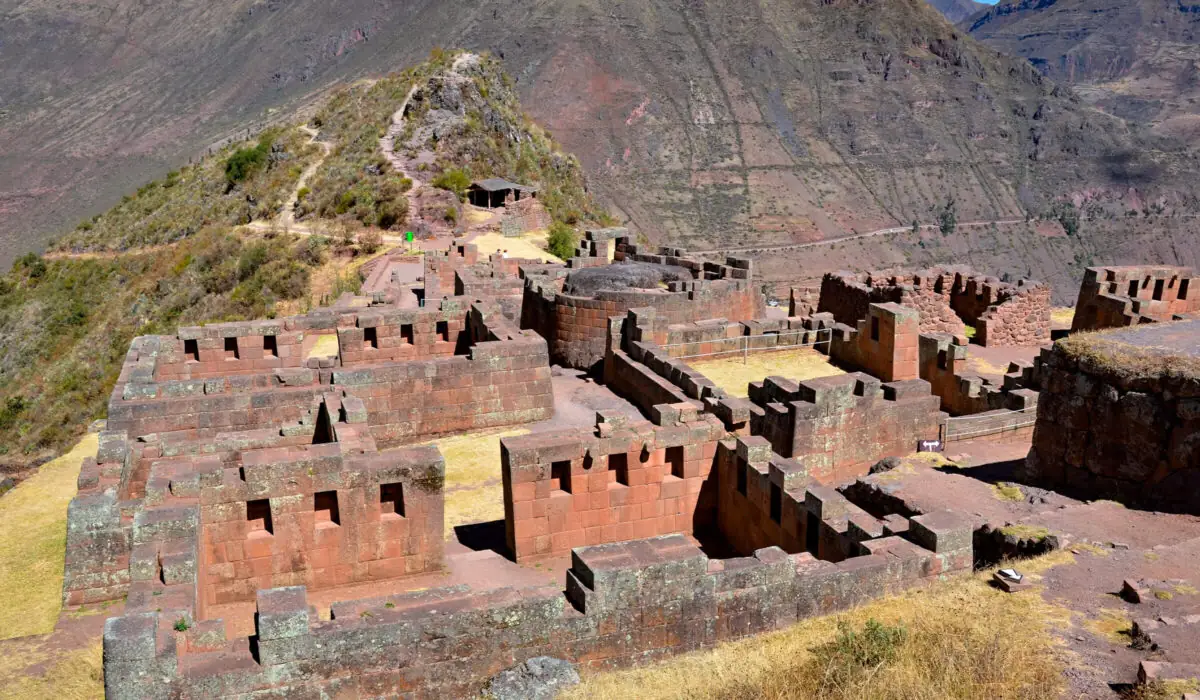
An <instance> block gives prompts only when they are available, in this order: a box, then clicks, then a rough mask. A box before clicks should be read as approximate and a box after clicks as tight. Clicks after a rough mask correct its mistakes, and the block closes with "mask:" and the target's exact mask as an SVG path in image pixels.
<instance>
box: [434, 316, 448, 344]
mask: <svg viewBox="0 0 1200 700" xmlns="http://www.w3.org/2000/svg"><path fill="white" fill-rule="evenodd" d="M437 334H438V335H440V336H441V337H442V342H446V343H448V342H450V322H449V321H438V322H437Z"/></svg>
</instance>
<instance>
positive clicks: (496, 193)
mask: <svg viewBox="0 0 1200 700" xmlns="http://www.w3.org/2000/svg"><path fill="white" fill-rule="evenodd" d="M537 192H538V188H537V187H535V186H532V185H522V184H520V183H516V182H509V181H508V180H505V179H503V178H499V177H490V178H488V179H486V180H477V181H475V182H472V183H471V186H470V187H468V188H467V200H468V201H469V202H471V204H474V205H475V206H477V207H486V208H488V209H491V208H494V207H500V206H504V202H505V201H507V199H508V196H509V194H512V197H513V201H520V200H521V197H522V196H529V197H536V196H537Z"/></svg>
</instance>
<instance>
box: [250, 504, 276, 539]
mask: <svg viewBox="0 0 1200 700" xmlns="http://www.w3.org/2000/svg"><path fill="white" fill-rule="evenodd" d="M246 522H248V523H250V531H251V532H266V533H267V534H268V535H272V534H275V527H274V525H272V523H271V501H269V500H267V499H265V498H260V499H259V500H257V501H246Z"/></svg>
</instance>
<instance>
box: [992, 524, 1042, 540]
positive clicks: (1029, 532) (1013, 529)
mask: <svg viewBox="0 0 1200 700" xmlns="http://www.w3.org/2000/svg"><path fill="white" fill-rule="evenodd" d="M1000 532H1001V533H1003V534H1005V535H1012V536H1013V537H1016V538H1017V539H1019V540H1033V541H1035V542H1041V541H1042V540H1044V539H1046V538H1047V537H1049V536H1050V531H1049V530H1047V529H1046V528H1044V527H1039V526H1037V525H1006V526H1004V527H1002V528H1000Z"/></svg>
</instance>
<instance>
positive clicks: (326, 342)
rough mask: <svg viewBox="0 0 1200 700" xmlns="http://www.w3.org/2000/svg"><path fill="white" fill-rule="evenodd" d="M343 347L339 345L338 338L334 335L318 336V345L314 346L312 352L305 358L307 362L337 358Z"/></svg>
mask: <svg viewBox="0 0 1200 700" xmlns="http://www.w3.org/2000/svg"><path fill="white" fill-rule="evenodd" d="M341 351H342V349H341V346H339V345H338V337H337V336H336V335H333V334H329V335H319V336H317V343H316V345H313V346H312V350H309V351H308V354H307V355H305V356H304V359H305V360H311V359H313V358H314V357H337V355H338V354H339V353H341Z"/></svg>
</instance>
